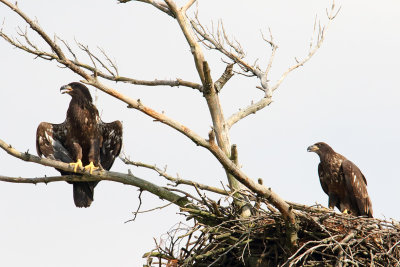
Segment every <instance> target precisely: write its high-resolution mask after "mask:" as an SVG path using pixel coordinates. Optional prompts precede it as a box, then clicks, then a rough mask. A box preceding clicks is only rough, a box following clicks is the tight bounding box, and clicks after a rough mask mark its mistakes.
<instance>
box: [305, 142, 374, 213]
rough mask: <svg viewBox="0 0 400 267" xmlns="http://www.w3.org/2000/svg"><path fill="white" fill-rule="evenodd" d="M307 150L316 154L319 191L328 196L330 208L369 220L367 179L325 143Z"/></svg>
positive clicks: (369, 208)
mask: <svg viewBox="0 0 400 267" xmlns="http://www.w3.org/2000/svg"><path fill="white" fill-rule="evenodd" d="M307 151H309V152H315V153H317V154H318V156H319V158H320V161H321V162H320V163H319V165H318V175H319V179H320V182H321V186H322V189H323V190H324V192H325V193H326V194H327V195H328V196H329V208H331V209H333V208H335V207H337V208H338V209H339V210H340V211H341V212H344V211H347V212H349V213H350V214H352V215H355V216H361V215H363V216H368V217H371V218H372V216H373V212H372V203H371V200H370V198H369V196H368V192H367V180H366V179H365V176H364V175H363V174H362V172H361V171H360V169H359V168H358V167H357V166H356V165H355V164H354V163H353V162H351V161H350V160H348V159H346V158H345V157H344V156H342V155H340V154H339V153H336V152H335V151H334V150H333V149H332V148H331V147H330V146H329V145H328V144H326V143H323V142H319V143H316V144H314V145H312V146H309V147H308V149H307Z"/></svg>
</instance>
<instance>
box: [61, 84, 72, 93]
mask: <svg viewBox="0 0 400 267" xmlns="http://www.w3.org/2000/svg"><path fill="white" fill-rule="evenodd" d="M72 90H73V89H72V87H71V86H70V85H64V86H62V87H61V88H60V92H61V94H69V93H70V92H72Z"/></svg>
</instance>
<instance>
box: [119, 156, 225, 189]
mask: <svg viewBox="0 0 400 267" xmlns="http://www.w3.org/2000/svg"><path fill="white" fill-rule="evenodd" d="M120 159H121V160H122V161H123V162H124V163H125V164H130V165H134V166H137V167H143V168H147V169H151V170H154V171H156V172H157V173H158V174H159V175H160V176H162V177H164V178H166V179H167V180H169V181H171V182H174V183H175V184H176V185H179V184H185V185H190V186H197V187H198V188H200V189H202V190H207V191H210V192H214V193H217V194H221V195H229V194H228V192H227V191H226V190H223V189H220V188H217V187H213V186H209V185H206V184H200V183H197V182H194V181H191V180H187V179H182V178H179V177H172V176H171V175H169V174H167V173H166V172H165V171H163V170H161V169H160V168H157V167H156V166H155V165H150V164H146V163H142V162H136V161H131V160H129V159H128V158H126V157H120Z"/></svg>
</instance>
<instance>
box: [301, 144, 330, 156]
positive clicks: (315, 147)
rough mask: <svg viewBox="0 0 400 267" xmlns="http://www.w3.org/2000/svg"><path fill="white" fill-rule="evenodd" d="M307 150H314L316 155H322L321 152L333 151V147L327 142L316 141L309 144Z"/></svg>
mask: <svg viewBox="0 0 400 267" xmlns="http://www.w3.org/2000/svg"><path fill="white" fill-rule="evenodd" d="M307 151H308V152H315V153H317V154H318V155H322V154H326V153H330V152H333V149H332V148H331V147H330V146H329V145H328V144H327V143H324V142H318V143H315V144H313V145H312V146H309V147H308V148H307Z"/></svg>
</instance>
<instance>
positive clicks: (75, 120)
mask: <svg viewBox="0 0 400 267" xmlns="http://www.w3.org/2000/svg"><path fill="white" fill-rule="evenodd" d="M60 91H62V93H67V94H69V95H71V97H72V99H71V102H70V104H69V108H68V111H67V117H66V119H65V121H64V122H63V123H60V124H52V123H48V122H42V123H40V124H39V126H38V128H37V132H36V150H37V153H38V154H39V156H42V155H43V156H45V157H46V158H51V159H55V160H60V161H63V162H66V163H70V164H71V165H73V166H74V167H75V168H76V169H77V168H80V167H82V165H85V170H88V171H89V172H92V171H93V170H94V169H97V168H102V169H105V170H109V169H110V168H111V166H112V165H113V163H114V160H115V158H116V157H117V156H118V155H119V153H120V151H121V146H122V124H121V122H120V121H114V122H111V123H104V122H102V121H101V119H100V117H99V112H98V111H97V108H96V107H95V106H94V105H93V103H92V97H91V95H90V92H89V90H88V89H87V87H86V86H85V85H83V84H81V83H77V82H73V83H70V84H68V85H65V86H63V87H61V89H60ZM75 162H76V163H75ZM58 171H59V172H60V173H61V174H62V175H67V174H71V173H69V172H65V171H63V170H58ZM97 183H98V182H73V183H72V184H73V193H74V202H75V205H76V206H77V207H89V206H90V204H91V203H92V201H93V193H94V187H95V186H96V185H97Z"/></svg>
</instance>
